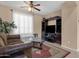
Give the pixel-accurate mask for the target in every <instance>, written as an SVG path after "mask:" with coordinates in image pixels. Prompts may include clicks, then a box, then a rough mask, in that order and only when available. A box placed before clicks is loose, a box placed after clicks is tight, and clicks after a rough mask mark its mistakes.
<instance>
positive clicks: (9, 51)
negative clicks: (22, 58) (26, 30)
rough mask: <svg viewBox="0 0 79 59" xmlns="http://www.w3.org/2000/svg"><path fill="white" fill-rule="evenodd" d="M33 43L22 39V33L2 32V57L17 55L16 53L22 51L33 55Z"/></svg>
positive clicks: (0, 35)
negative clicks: (26, 42) (10, 33)
mask: <svg viewBox="0 0 79 59" xmlns="http://www.w3.org/2000/svg"><path fill="white" fill-rule="evenodd" d="M32 45H33V44H32V43H28V44H25V43H23V42H22V41H21V40H20V35H6V34H5V33H0V57H11V58H12V57H15V56H13V55H14V54H17V52H19V51H22V52H24V53H25V54H26V55H27V57H31V56H32V55H31V51H32V50H31V48H32Z"/></svg>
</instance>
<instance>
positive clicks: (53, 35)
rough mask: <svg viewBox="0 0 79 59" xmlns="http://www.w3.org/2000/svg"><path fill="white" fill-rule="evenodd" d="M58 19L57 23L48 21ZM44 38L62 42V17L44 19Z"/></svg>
mask: <svg viewBox="0 0 79 59" xmlns="http://www.w3.org/2000/svg"><path fill="white" fill-rule="evenodd" d="M51 20H56V24H55V25H48V21H51ZM42 38H43V39H44V40H46V41H49V42H57V43H59V44H61V17H60V16H55V17H51V18H48V19H45V18H43V21H42Z"/></svg>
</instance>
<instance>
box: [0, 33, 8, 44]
mask: <svg viewBox="0 0 79 59" xmlns="http://www.w3.org/2000/svg"><path fill="white" fill-rule="evenodd" d="M0 37H1V38H2V40H3V41H4V43H5V45H7V35H6V34H5V33H0Z"/></svg>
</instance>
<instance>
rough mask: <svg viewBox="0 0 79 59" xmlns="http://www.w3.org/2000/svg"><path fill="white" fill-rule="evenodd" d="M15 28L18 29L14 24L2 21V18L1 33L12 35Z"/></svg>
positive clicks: (0, 22)
mask: <svg viewBox="0 0 79 59" xmlns="http://www.w3.org/2000/svg"><path fill="white" fill-rule="evenodd" d="M13 28H17V27H16V25H15V24H14V22H8V21H2V19H1V18H0V32H4V33H10V32H11V31H12V29H13Z"/></svg>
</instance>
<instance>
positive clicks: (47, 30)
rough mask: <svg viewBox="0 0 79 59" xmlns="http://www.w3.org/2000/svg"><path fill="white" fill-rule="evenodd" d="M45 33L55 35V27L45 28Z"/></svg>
mask: <svg viewBox="0 0 79 59" xmlns="http://www.w3.org/2000/svg"><path fill="white" fill-rule="evenodd" d="M46 32H47V33H55V25H50V26H47V27H46Z"/></svg>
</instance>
